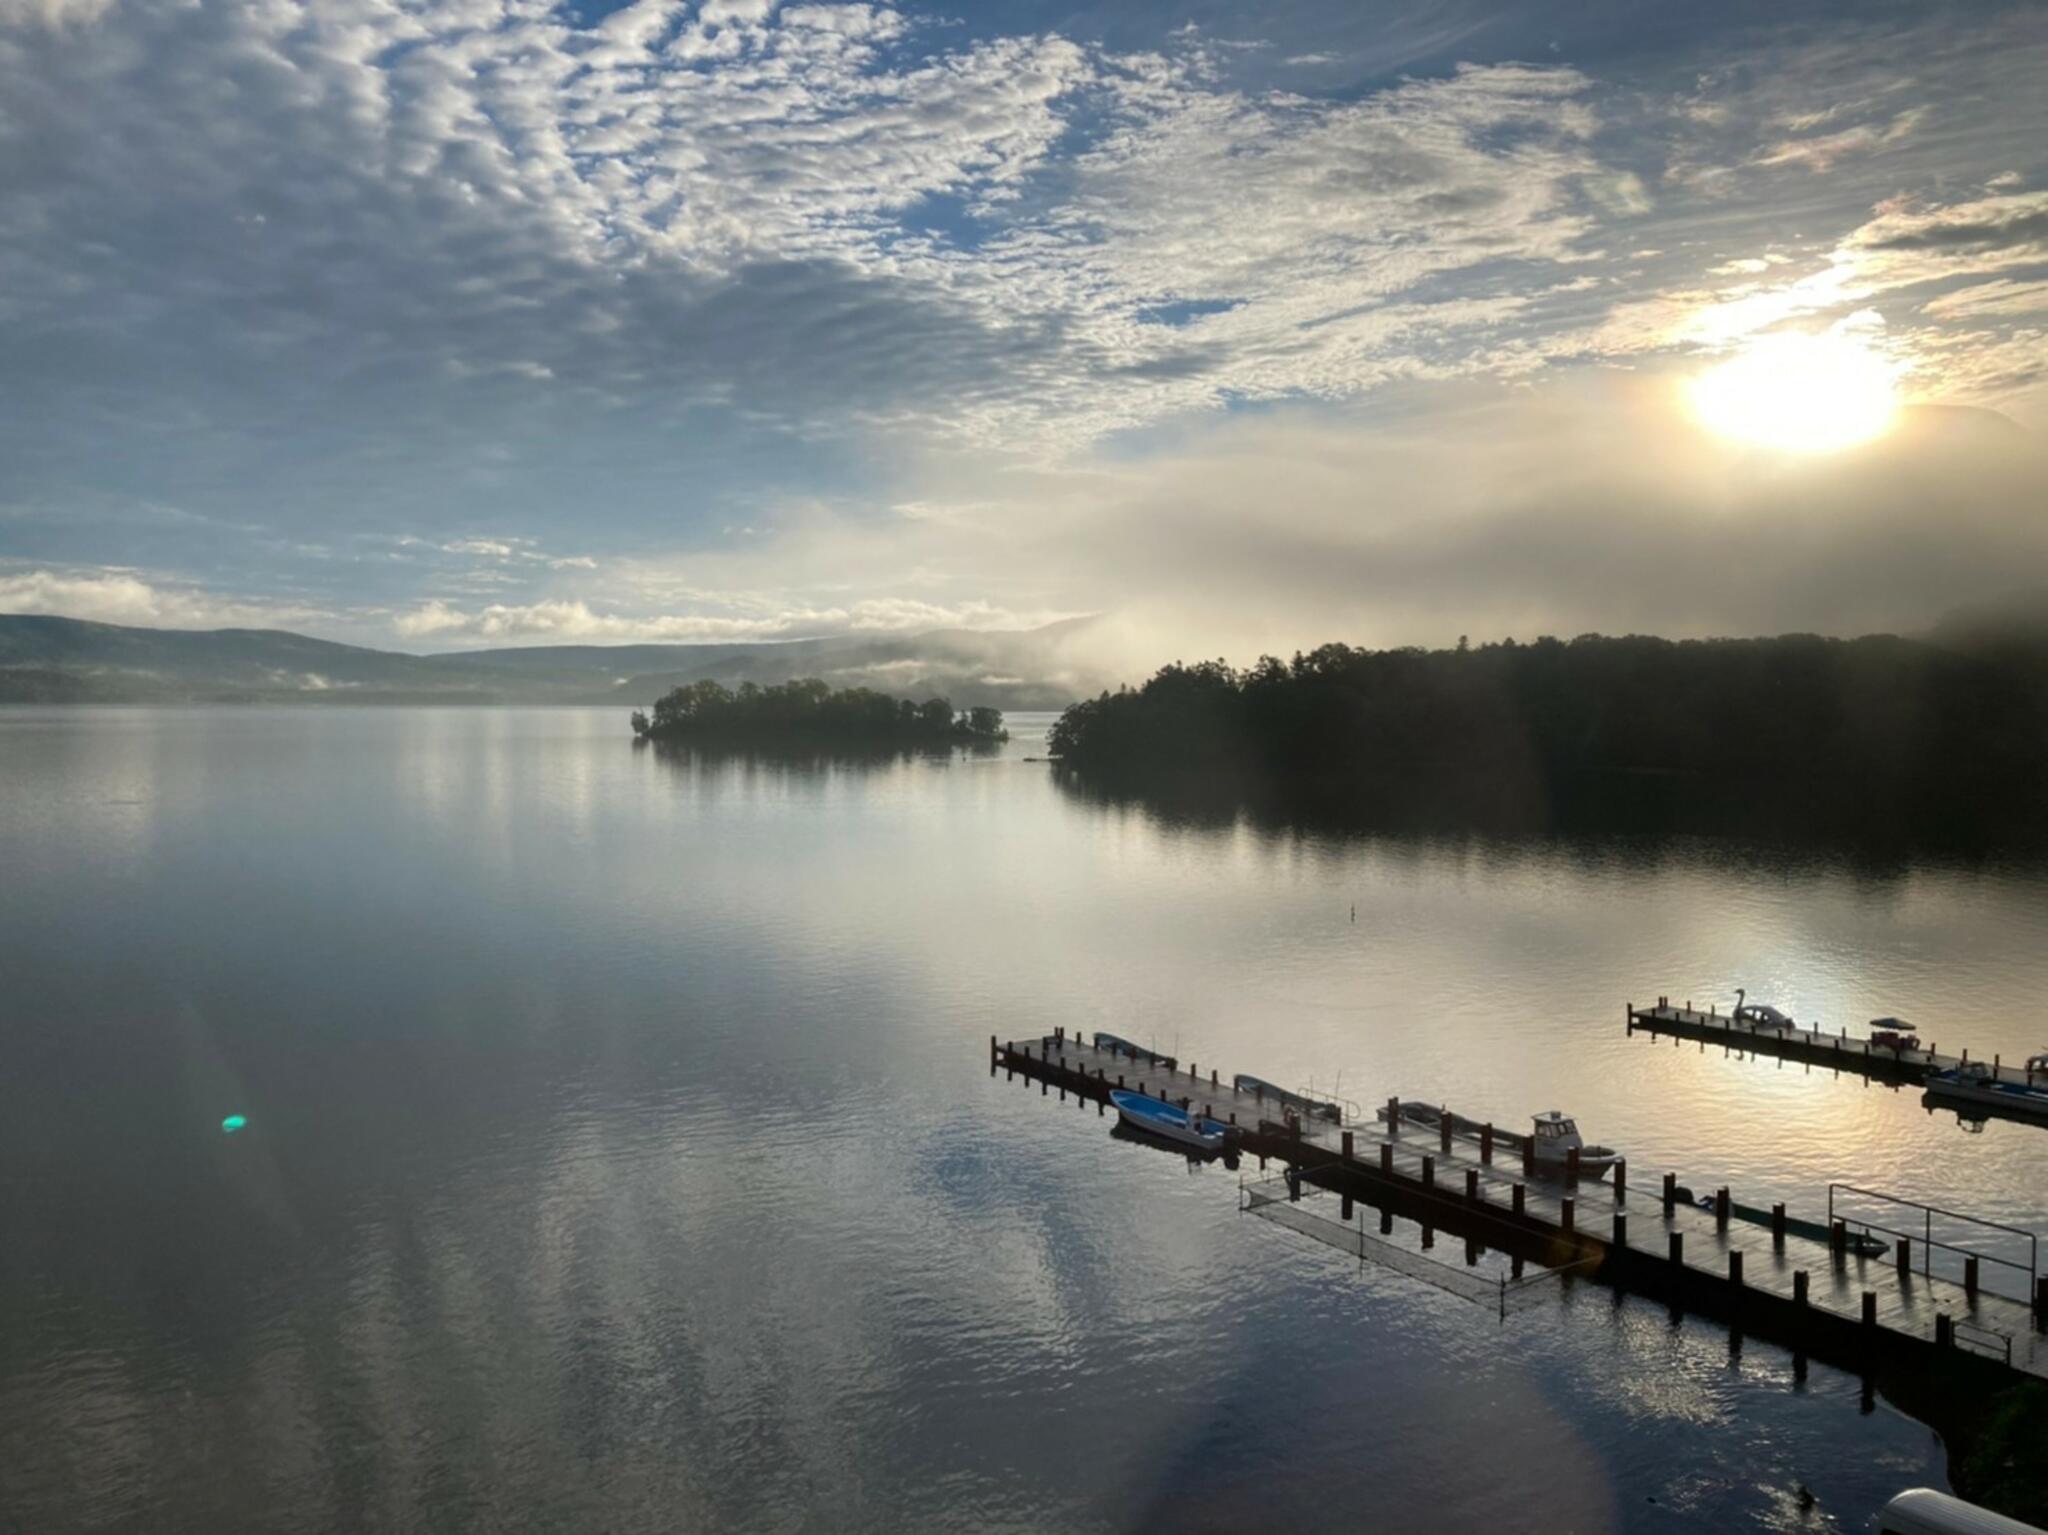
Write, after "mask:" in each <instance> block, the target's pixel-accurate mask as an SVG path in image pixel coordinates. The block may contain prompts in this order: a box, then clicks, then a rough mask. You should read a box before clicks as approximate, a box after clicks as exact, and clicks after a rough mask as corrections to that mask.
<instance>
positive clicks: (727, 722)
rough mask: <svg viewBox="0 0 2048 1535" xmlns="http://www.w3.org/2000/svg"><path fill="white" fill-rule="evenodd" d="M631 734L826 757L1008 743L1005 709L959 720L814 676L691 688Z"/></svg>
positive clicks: (941, 708)
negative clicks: (735, 686) (793, 750)
mask: <svg viewBox="0 0 2048 1535" xmlns="http://www.w3.org/2000/svg"><path fill="white" fill-rule="evenodd" d="M633 731H634V734H636V735H639V736H643V737H645V738H647V739H650V740H655V741H688V742H692V743H700V744H703V745H717V746H746V747H799V748H803V749H806V750H826V751H830V750H861V751H873V750H894V749H902V748H913V747H945V746H980V745H993V744H995V743H997V742H1001V741H1007V740H1008V739H1009V738H1010V736H1009V732H1008V731H1006V730H1005V729H1003V712H1002V710H1000V709H989V708H973V709H968V710H965V711H962V712H960V713H955V712H954V709H953V705H952V704H951V703H950V702H949V701H948V700H946V699H943V698H928V699H926V700H925V701H924V702H923V703H921V704H920V703H913V702H911V701H910V700H909V699H907V698H902V699H899V698H892V697H891V696H889V695H888V694H887V693H878V692H876V691H874V690H873V689H872V688H840V689H837V690H834V689H833V688H831V687H830V686H828V685H827V684H826V683H824V682H821V681H819V680H818V679H817V678H815V677H806V678H800V679H798V680H796V681H794V682H782V683H776V684H774V685H773V686H770V687H762V686H760V685H758V684H756V683H752V682H743V683H741V684H740V685H739V687H738V689H737V690H734V689H730V688H726V687H724V686H722V685H721V684H719V683H716V682H709V681H706V682H692V683H686V684H684V685H683V686H682V687H678V688H671V689H670V690H669V691H668V692H666V693H664V694H663V695H662V696H661V697H660V698H659V699H657V700H656V701H655V705H654V713H653V716H652V717H651V718H650V717H649V716H648V715H646V714H643V713H641V712H639V711H638V710H635V711H634V714H633Z"/></svg>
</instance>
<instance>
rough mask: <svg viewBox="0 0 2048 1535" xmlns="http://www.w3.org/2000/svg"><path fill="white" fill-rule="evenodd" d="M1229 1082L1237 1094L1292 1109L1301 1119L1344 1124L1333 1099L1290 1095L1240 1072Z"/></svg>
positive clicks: (1266, 1082)
mask: <svg viewBox="0 0 2048 1535" xmlns="http://www.w3.org/2000/svg"><path fill="white" fill-rule="evenodd" d="M1230 1082H1231V1086H1233V1087H1235V1088H1236V1089H1237V1090H1238V1091H1239V1092H1241V1093H1252V1094H1255V1095H1256V1096H1257V1097H1259V1098H1260V1099H1261V1100H1263V1101H1267V1102H1271V1103H1277V1104H1279V1105H1280V1107H1282V1108H1283V1109H1292V1110H1293V1111H1294V1112H1295V1113H1296V1114H1297V1115H1299V1116H1300V1117H1301V1118H1303V1119H1323V1120H1328V1121H1329V1122H1330V1123H1331V1124H1333V1125H1341V1124H1342V1123H1344V1110H1343V1107H1342V1106H1341V1105H1340V1104H1338V1103H1337V1102H1336V1101H1335V1100H1334V1099H1330V1098H1311V1097H1310V1096H1309V1095H1308V1094H1307V1093H1290V1092H1289V1091H1288V1090H1287V1089H1286V1088H1284V1087H1278V1086H1275V1085H1274V1084H1273V1083H1271V1082H1268V1081H1266V1080H1265V1078H1263V1077H1255V1076H1252V1075H1251V1074H1249V1073H1248V1072H1242V1071H1240V1072H1239V1073H1238V1074H1237V1075H1236V1076H1234V1077H1232V1078H1231V1079H1230Z"/></svg>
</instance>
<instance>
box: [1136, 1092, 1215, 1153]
mask: <svg viewBox="0 0 2048 1535" xmlns="http://www.w3.org/2000/svg"><path fill="white" fill-rule="evenodd" d="M1109 1101H1110V1102H1111V1103H1113V1104H1115V1105H1116V1112H1117V1117H1118V1118H1120V1119H1121V1120H1122V1121H1123V1122H1124V1123H1125V1124H1127V1125H1129V1126H1130V1127H1131V1128H1132V1129H1134V1130H1143V1131H1144V1132H1145V1133H1146V1134H1148V1135H1157V1136H1160V1137H1162V1138H1164V1139H1166V1140H1169V1141H1178V1142H1179V1143H1180V1144H1181V1145H1183V1146H1193V1147H1195V1148H1196V1149H1197V1150H1199V1151H1221V1150H1222V1149H1223V1142H1224V1140H1225V1139H1226V1138H1227V1137H1228V1135H1229V1127H1228V1126H1226V1125H1221V1124H1218V1123H1217V1122H1216V1121H1215V1120H1213V1119H1210V1118H1207V1117H1206V1116H1204V1115H1201V1114H1191V1113H1189V1112H1188V1111H1187V1110H1186V1109H1184V1108H1182V1107H1181V1106H1180V1105H1179V1104H1177V1103H1168V1102H1167V1101H1166V1100H1165V1099H1164V1098H1149V1097H1147V1096H1146V1095H1145V1094H1143V1093H1131V1092H1125V1091H1124V1090H1123V1089H1122V1088H1116V1089H1114V1090H1112V1091H1111V1093H1110V1095H1109Z"/></svg>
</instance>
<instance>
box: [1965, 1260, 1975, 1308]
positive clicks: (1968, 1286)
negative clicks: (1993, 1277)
mask: <svg viewBox="0 0 2048 1535" xmlns="http://www.w3.org/2000/svg"><path fill="white" fill-rule="evenodd" d="M1963 1294H1965V1295H1967V1296H1969V1297H1970V1299H1971V1300H1975V1299H1976V1298H1977V1255H1976V1254H1975V1253H1972V1254H1970V1256H1969V1257H1967V1258H1965V1259H1963Z"/></svg>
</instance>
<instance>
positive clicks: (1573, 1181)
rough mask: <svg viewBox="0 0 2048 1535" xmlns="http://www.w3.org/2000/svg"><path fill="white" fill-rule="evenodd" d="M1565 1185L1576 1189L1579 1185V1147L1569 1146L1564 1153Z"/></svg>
mask: <svg viewBox="0 0 2048 1535" xmlns="http://www.w3.org/2000/svg"><path fill="white" fill-rule="evenodd" d="M1564 1186H1565V1187H1566V1188H1568V1189H1575V1188H1577V1187H1578V1186H1579V1148H1578V1147H1576V1146H1567V1147H1566V1148H1565V1153H1564Z"/></svg>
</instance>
